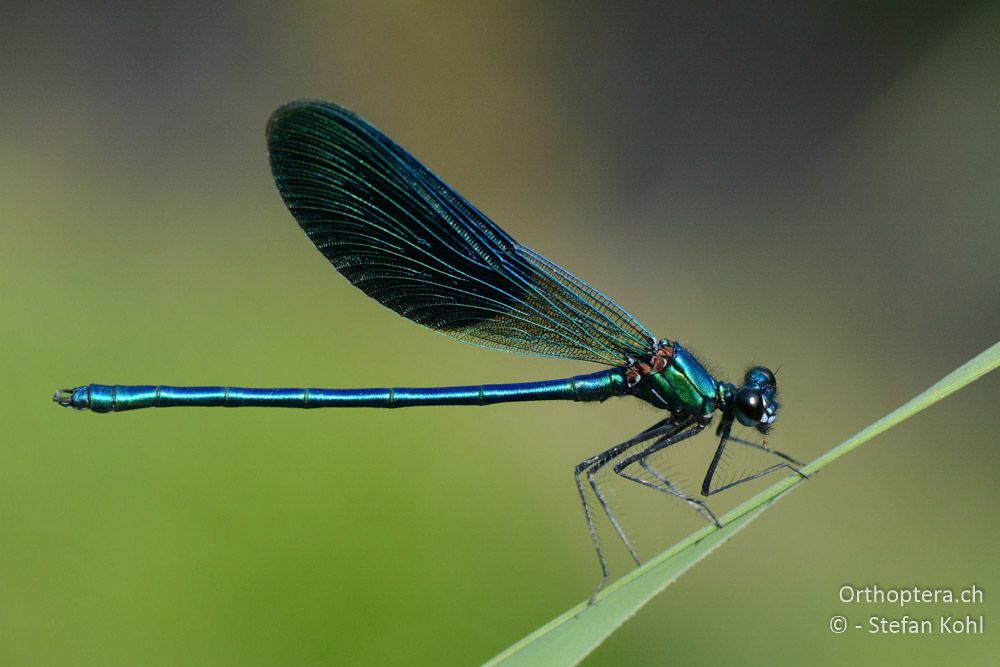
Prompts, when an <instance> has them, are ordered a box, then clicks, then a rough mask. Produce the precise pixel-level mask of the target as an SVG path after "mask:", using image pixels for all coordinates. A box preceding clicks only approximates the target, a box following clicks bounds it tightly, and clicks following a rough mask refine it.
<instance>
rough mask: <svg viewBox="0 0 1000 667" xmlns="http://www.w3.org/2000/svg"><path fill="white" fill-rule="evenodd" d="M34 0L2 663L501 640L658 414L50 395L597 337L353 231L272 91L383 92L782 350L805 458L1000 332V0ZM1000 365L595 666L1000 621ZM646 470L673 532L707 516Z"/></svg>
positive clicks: (11, 371) (513, 368)
mask: <svg viewBox="0 0 1000 667" xmlns="http://www.w3.org/2000/svg"><path fill="white" fill-rule="evenodd" d="M0 11H2V14H0V38H2V43H3V44H4V52H5V56H4V57H3V58H2V59H0V81H2V84H3V91H4V93H3V101H2V104H0V114H2V117H0V120H2V127H3V130H2V131H0V152H2V155H3V158H2V159H0V202H2V207H3V208H2V211H3V213H2V217H0V224H2V233H3V243H2V244H0V280H2V285H3V288H2V290H0V299H2V312H3V317H2V321H0V360H2V368H3V373H2V375H3V383H2V385H0V387H2V388H0V401H2V402H0V404H2V405H3V406H4V407H3V430H2V436H0V535H2V538H0V663H2V664H4V665H275V664H296V665H310V664H372V665H384V664H400V663H402V664H475V663H478V662H481V661H483V660H485V659H487V658H489V657H490V656H492V655H494V654H495V653H497V652H498V651H500V650H501V649H503V648H505V647H506V646H507V645H509V644H510V643H512V642H513V641H515V640H516V639H518V638H520V637H521V636H522V635H524V634H525V633H527V632H528V631H530V630H532V629H534V628H536V627H537V626H539V625H541V624H542V623H543V622H545V621H547V620H548V619H550V618H551V617H552V616H554V615H556V614H557V613H559V612H561V611H563V610H564V609H566V608H567V607H569V606H571V605H573V604H575V603H577V602H579V601H580V600H582V599H584V598H585V597H586V596H588V595H589V593H590V591H591V588H592V586H593V585H594V583H595V582H596V575H597V574H598V570H597V564H596V561H595V558H594V556H593V553H592V550H591V547H590V543H589V540H588V537H587V534H586V531H585V528H584V524H583V518H582V515H581V512H580V509H579V507H578V500H577V496H576V490H575V488H574V485H573V481H572V467H573V465H574V464H575V463H577V462H578V461H580V460H582V459H584V458H585V457H587V456H589V455H591V454H593V453H594V452H596V451H598V450H599V449H601V448H602V447H604V446H607V445H609V444H612V443H614V442H617V441H620V440H622V439H624V438H626V437H628V436H631V435H632V434H634V433H636V432H637V431H639V430H641V429H643V428H645V427H646V426H648V425H650V424H651V423H652V422H653V421H654V420H656V419H657V418H658V416H657V414H656V413H655V412H653V411H652V410H651V409H648V408H645V407H643V406H641V405H638V404H637V402H636V401H625V400H621V401H614V402H611V403H608V404H605V405H602V406H585V405H572V404H570V405H560V404H550V405H545V404H536V405H527V404H526V405H509V406H496V407H491V408H484V409H472V408H438V409H414V410H401V411H391V412H390V411H384V412H380V411H376V410H367V411H365V410H359V411H341V412H337V411H310V412H304V411H290V410H289V411H281V410H275V411H266V410H259V411H252V410H244V411H226V410H170V411H167V410H161V411H142V412H136V413H128V414H121V415H106V416H100V415H93V414H74V413H72V412H70V411H67V410H61V409H59V408H58V407H56V406H55V405H53V404H52V403H51V402H50V401H49V397H50V396H51V394H52V392H53V390H55V389H57V388H60V387H65V386H73V385H77V384H85V383H90V382H103V383H121V384H127V383H162V384H188V385H196V384H234V385H245V386H254V385H261V386H333V387H352V386H372V385H374V386H387V385H388V386H391V385H395V386H419V385H448V384H466V383H479V382H506V381H520V380H534V379H542V378H547V377H559V376H565V375H569V374H575V373H582V372H590V371H591V370H596V369H595V368H594V367H592V366H587V365H585V364H575V363H573V362H558V361H551V360H540V359H533V358H529V357H516V356H511V355H505V354H502V353H498V352H493V351H488V350H483V349H479V348H475V347H472V346H467V345H461V344H458V343H455V342H453V341H450V340H448V339H447V338H445V337H442V336H438V335H435V334H433V333H431V332H428V331H425V330H423V329H421V328H420V327H418V326H416V325H413V324H411V323H409V322H407V321H405V320H403V319H401V318H399V317H397V316H396V315H394V314H393V313H392V312H390V311H389V310H387V309H385V308H383V307H381V306H379V305H378V304H376V303H375V302H373V301H371V300H370V299H367V298H366V297H364V295H363V294H361V293H360V292H359V291H357V290H356V289H355V288H353V287H352V286H351V285H349V284H348V283H347V281H346V280H344V279H343V278H341V277H340V276H338V275H337V274H336V273H335V272H334V271H332V270H331V269H330V268H329V266H328V265H327V264H326V262H325V261H324V260H323V258H322V257H321V256H320V255H319V253H317V252H316V251H315V250H314V249H313V248H312V246H311V244H310V243H309V242H308V240H307V239H306V238H305V237H304V235H303V234H302V232H301V231H300V230H299V229H298V228H297V226H296V225H295V223H294V221H293V220H292V218H291V217H290V215H289V214H288V213H287V212H286V210H285V209H284V207H283V205H282V203H281V200H280V198H279V197H278V195H277V192H276V191H275V189H274V186H273V184H272V182H271V177H270V174H269V170H268V164H267V159H266V152H265V147H264V136H263V129H264V124H265V122H266V120H267V118H268V115H269V114H270V113H271V111H272V110H273V109H274V108H276V107H277V106H279V105H280V104H282V103H284V102H286V101H288V100H291V99H295V98H299V97H312V98H323V99H329V100H333V101H336V102H339V103H341V104H344V105H347V106H349V107H350V108H352V109H354V110H356V111H358V112H359V113H361V114H362V115H363V116H365V117H367V118H368V119H370V120H371V121H372V122H374V123H375V124H376V125H377V126H379V127H380V128H382V129H383V130H384V131H385V132H386V133H388V134H389V135H390V136H392V137H394V138H395V139H396V140H397V141H399V143H400V144H402V145H403V146H405V147H406V148H408V149H409V150H410V151H412V152H413V153H414V154H415V155H416V156H417V157H419V158H420V159H421V160H423V161H424V162H426V163H427V164H428V165H429V166H430V167H431V168H432V169H434V170H435V171H436V172H437V173H438V174H439V175H441V176H442V177H443V178H444V179H445V180H446V181H448V182H449V183H451V184H452V185H454V186H455V187H456V188H457V189H458V190H459V191H460V192H462V193H463V194H465V195H466V196H467V197H468V198H469V199H470V200H471V201H472V202H474V203H476V204H477V205H478V206H479V207H480V208H481V209H482V210H483V211H484V212H486V213H487V214H488V215H490V216H491V217H492V218H493V219H494V220H496V221H497V222H498V223H499V224H500V225H501V226H502V227H504V228H505V229H506V230H508V231H509V232H510V233H511V234H512V235H513V236H514V237H515V238H517V239H519V240H521V241H523V242H525V243H526V244H527V245H529V246H531V247H533V248H535V249H536V250H539V251H540V252H542V253H544V254H545V255H547V256H549V257H550V258H552V259H554V260H555V261H557V262H559V263H560V264H562V265H564V266H566V267H567V268H569V269H570V270H572V271H574V272H576V273H578V274H579V275H581V276H582V277H584V278H586V279H587V280H588V281H590V282H592V283H593V284H594V285H595V286H597V287H598V288H599V289H601V290H602V291H604V292H605V293H607V294H609V295H610V296H612V297H613V298H615V299H616V300H619V301H620V302H621V303H622V304H623V305H625V306H626V307H627V308H628V309H629V310H630V311H631V312H632V313H633V314H635V315H636V316H637V317H638V318H639V319H640V320H642V321H643V322H644V323H645V324H646V325H647V326H649V327H650V329H652V330H653V331H654V332H656V333H657V334H658V335H661V336H666V337H670V338H675V339H678V340H680V341H682V342H684V343H686V344H688V345H689V347H690V348H692V349H693V350H694V351H696V352H697V353H699V354H700V355H701V356H703V357H704V358H705V359H706V360H707V361H708V362H709V363H710V365H711V368H713V369H714V370H716V371H717V372H719V373H720V374H721V375H722V376H723V377H730V378H738V377H739V376H740V374H741V373H742V371H743V370H744V368H745V367H746V365H747V364H748V363H751V362H761V363H766V364H769V365H771V366H772V367H780V371H779V378H780V381H781V389H782V395H783V399H784V401H783V403H784V409H783V412H782V415H781V420H780V423H779V425H778V429H777V430H776V432H775V434H774V436H773V438H772V439H771V443H772V444H773V445H774V446H776V447H779V448H780V449H784V450H786V451H789V452H792V453H794V454H796V455H797V456H799V457H800V458H803V459H805V460H808V459H811V458H813V457H815V456H816V455H818V454H820V453H821V452H823V451H825V450H826V449H828V448H829V447H830V446H832V445H833V444H835V443H836V442H838V441H840V440H841V439H842V438H844V437H846V436H848V435H850V434H852V433H854V432H855V431H856V430H858V429H859V428H861V427H863V426H865V425H866V424H868V423H869V422H870V421H872V420H873V419H875V418H877V417H879V416H881V415H883V414H885V413H886V412H888V411H889V410H891V409H893V408H895V407H896V406H897V405H899V404H900V403H902V402H903V401H905V400H907V399H909V398H910V397H912V396H913V395H914V394H916V393H917V392H918V391H920V390H922V389H924V388H925V387H926V386H927V385H929V384H930V383H932V382H934V381H935V380H937V379H938V378H940V377H941V376H942V375H944V374H945V373H947V372H949V371H950V370H952V369H953V368H955V367H956V366H958V365H959V364H961V363H962V362H964V361H966V360H967V359H968V358H970V357H971V356H973V355H975V354H977V353H978V352H980V351H981V350H983V349H984V348H986V347H987V346H989V345H990V344H992V343H994V342H996V341H997V339H998V332H1000V289H998V287H1000V262H998V260H1000V225H998V212H1000V189H998V188H997V174H998V173H1000V171H998V170H1000V132H998V108H1000V107H998V105H997V101H998V99H1000V95H998V83H997V82H998V81H1000V49H998V43H997V40H996V35H997V34H998V30H1000V10H998V9H997V7H995V6H990V5H983V4H961V3H910V2H895V3H833V2H813V3H805V4H804V5H798V4H795V3H787V4H783V5H781V6H778V5H774V6H770V5H769V6H763V5H762V6H757V7H755V8H751V7H750V6H749V5H745V4H742V3H739V4H736V3H734V4H728V5H727V4H716V3H712V4H702V3H691V5H687V4H674V3H661V4H660V5H659V6H657V7H656V8H653V7H651V6H649V3H642V2H635V3H615V4H614V6H611V5H605V4H604V3H566V4H565V5H563V6H555V5H551V4H545V5H543V4H541V3H539V4H537V5H536V4H533V3H495V4H489V5H486V4H485V3H483V4H480V3H462V2H451V3H419V2H389V3H310V2H290V3H246V2H222V3H211V6H210V7H206V6H204V4H203V3H199V2H174V3H163V4H162V5H161V6H146V5H140V4H136V5H134V6H128V5H124V4H119V3H106V4H105V3H93V2H90V3H88V2H82V3H51V2H32V3H10V2H8V3H4V5H3V7H2V10H0ZM998 391H1000V377H998V376H991V377H987V378H985V379H984V380H981V381H980V382H978V383H977V384H975V385H973V386H972V387H971V388H969V389H966V390H964V391H962V392H961V393H959V394H957V395H955V396H953V397H952V398H949V399H947V400H946V401H945V402H943V403H941V404H939V405H937V406H935V407H933V408H931V409H930V410H928V411H926V412H924V413H921V414H920V415H919V416H918V417H917V418H915V419H913V420H911V421H909V422H907V423H906V424H905V425H903V426H901V427H900V428H897V429H895V430H893V431H891V432H889V433H888V434H886V435H884V436H882V437H880V438H879V439H878V440H876V441H875V442H873V443H871V444H870V445H869V446H866V447H864V448H862V449H861V450H859V451H857V452H855V453H853V454H852V455H851V456H849V457H847V458H846V459H844V460H843V461H840V462H838V463H837V464H836V465H834V466H832V467H830V468H828V469H827V470H825V471H824V472H823V473H822V474H821V475H819V476H818V477H817V478H816V479H814V480H812V481H810V482H809V483H808V484H807V485H805V486H804V487H802V488H801V489H800V490H798V491H797V492H796V493H795V494H793V495H792V496H790V497H789V498H787V499H786V500H785V501H783V502H782V503H780V504H779V505H778V506H777V507H775V508H774V510H773V511H771V512H768V513H767V515H765V517H764V518H763V519H762V520H760V521H758V522H757V523H755V524H754V525H753V526H752V528H751V529H750V530H748V531H746V532H745V533H743V534H741V535H740V536H739V537H738V538H736V539H735V540H734V541H733V542H731V543H730V544H728V545H726V546H725V547H724V548H722V549H721V550H720V551H719V552H718V553H716V554H715V555H713V556H712V557H711V558H710V559H708V560H707V561H705V562H704V563H702V564H701V565H699V566H698V567H696V568H695V569H694V570H693V571H692V572H691V573H689V574H688V575H687V576H685V577H684V578H682V579H681V580H680V581H679V582H678V583H677V584H676V585H674V586H673V587H671V588H670V589H668V592H667V593H666V594H664V595H662V596H660V597H659V598H658V599H657V600H656V601H655V602H654V603H652V604H650V605H649V606H648V607H646V608H645V609H644V610H643V611H642V613H641V614H640V615H639V616H638V617H636V618H635V619H634V620H632V621H631V622H630V623H629V624H628V625H626V627H625V628H624V629H623V630H622V631H621V632H619V633H618V634H616V635H615V636H614V637H613V638H612V639H611V640H610V641H608V642H607V643H606V644H605V645H604V646H602V647H601V648H600V649H599V650H598V651H597V652H596V653H595V654H594V655H593V656H592V657H591V658H590V660H589V664H592V665H614V664H635V665H647V664H648V665H660V664H668V663H669V664H684V665H700V664H733V663H737V662H738V663H742V664H768V665H778V664H803V663H804V662H805V663H809V664H815V665H820V664H844V663H845V662H848V661H850V662H852V663H854V664H883V663H884V662H886V661H887V660H889V659H894V660H900V661H905V663H906V664H927V665H936V664H941V663H942V662H950V663H952V664H987V663H990V662H991V661H995V660H996V657H997V655H998V653H1000V630H998V629H997V625H996V624H997V623H1000V618H998V616H997V613H998V612H1000V605H998V603H997V599H998V598H1000V572H998V568H997V566H996V563H997V555H998V551H1000V535H998V532H997V530H996V528H995V525H996V524H995V522H996V517H997V513H998V510H1000V490H998V484H997V479H998V475H997V473H998V470H1000V451H998V447H997V444H998V441H1000V419H998V418H997V395H998ZM712 442H713V441H712V439H711V438H710V437H708V436H705V438H704V440H703V442H702V443H701V446H702V449H703V450H704V452H703V453H704V456H705V457H706V459H705V461H704V462H703V463H707V459H708V458H710V456H711V449H712V447H711V443H712ZM752 491H753V489H748V490H747V492H746V493H742V492H740V491H734V492H733V493H734V494H735V495H734V496H733V497H732V498H730V499H726V498H720V505H719V506H720V507H727V506H729V505H731V504H732V503H733V502H736V501H738V500H741V499H743V498H745V497H746V496H747V494H749V493H750V492H752ZM622 494H623V498H622V500H623V504H625V505H626V506H627V507H626V513H627V514H628V523H629V525H630V526H631V528H632V529H633V531H635V533H636V535H637V540H638V541H639V544H640V548H641V550H642V552H643V553H644V554H645V555H646V556H651V555H653V554H655V553H656V552H658V551H659V550H660V549H662V548H664V547H666V546H667V545H669V544H670V543H671V541H672V540H674V539H676V538H678V537H680V536H681V535H683V534H685V533H686V532H688V531H690V530H691V529H693V528H696V527H698V525H699V520H698V519H697V517H695V516H694V515H693V513H689V512H688V511H687V510H686V509H684V508H676V507H674V506H673V505H671V503H669V502H667V501H666V499H664V498H662V497H660V496H658V495H657V494H653V493H652V492H646V493H643V492H641V491H640V492H639V493H638V494H636V495H633V494H632V491H631V490H626V489H622ZM614 564H615V567H616V571H615V574H616V575H620V574H622V573H624V572H625V571H627V568H628V564H627V562H626V561H625V560H624V559H623V558H621V553H620V550H617V551H615V553H614ZM973 583H975V584H977V585H978V586H980V587H981V588H982V589H983V590H984V592H985V600H984V602H983V603H982V604H980V605H969V606H959V607H953V608H950V609H946V608H944V607H939V606H934V605H924V606H919V607H909V608H906V609H902V610H900V609H899V608H898V607H896V608H894V607H892V606H889V605H885V606H879V605H846V604H843V603H841V602H839V601H838V599H837V591H838V589H839V588H840V586H841V585H843V584H853V585H856V586H864V585H870V584H879V585H881V586H884V587H902V586H914V585H920V586H926V587H933V586H938V587H942V586H943V587H954V588H960V587H964V586H968V585H970V584H973ZM944 612H947V613H949V614H951V613H956V614H960V615H964V614H966V613H968V614H971V615H973V616H979V615H984V616H985V624H986V628H985V630H986V632H985V634H984V635H983V636H959V637H942V636H937V635H935V636H925V637H912V636H910V637H903V636H894V637H893V636H869V635H867V634H864V633H861V632H856V631H851V632H848V633H846V634H844V635H833V634H831V632H830V631H829V630H828V627H827V624H828V621H829V618H830V616H831V615H833V614H845V615H846V616H848V617H849V618H850V619H851V620H852V621H857V622H863V620H864V618H866V617H867V616H869V615H871V614H887V615H890V616H902V615H903V614H904V613H906V614H909V615H911V616H916V617H932V618H936V617H937V616H938V615H940V614H941V613H944ZM994 664H995V662H994Z"/></svg>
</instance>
